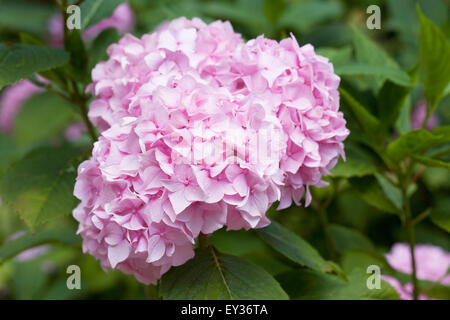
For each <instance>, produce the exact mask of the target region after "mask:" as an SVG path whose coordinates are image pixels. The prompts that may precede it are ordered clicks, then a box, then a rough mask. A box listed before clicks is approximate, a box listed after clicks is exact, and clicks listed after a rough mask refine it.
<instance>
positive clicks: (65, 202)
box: [0, 147, 79, 230]
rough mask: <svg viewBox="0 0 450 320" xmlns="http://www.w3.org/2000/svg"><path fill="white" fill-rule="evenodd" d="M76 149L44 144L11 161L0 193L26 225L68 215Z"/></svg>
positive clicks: (33, 225) (71, 206) (0, 183)
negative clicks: (19, 158)
mask: <svg viewBox="0 0 450 320" xmlns="http://www.w3.org/2000/svg"><path fill="white" fill-rule="evenodd" d="M78 158H79V151H78V150H75V149H72V148H50V147H44V148H39V149H35V150H33V151H31V152H30V153H28V154H27V155H26V156H25V157H24V158H22V159H21V160H19V161H18V162H16V163H15V164H13V165H12V166H11V167H10V168H9V169H8V171H7V172H6V173H5V174H4V175H3V177H2V178H1V180H0V196H1V197H2V200H3V201H4V203H5V204H6V205H7V206H9V207H10V208H12V209H13V210H14V211H15V212H17V213H18V214H19V215H20V217H21V218H22V219H23V220H24V221H25V223H26V224H27V226H28V227H29V228H30V229H31V230H34V229H35V227H36V226H38V225H40V224H42V223H44V222H46V221H49V220H52V219H55V218H57V217H61V216H67V215H70V214H71V212H72V209H73V208H74V207H75V205H76V204H77V202H78V201H77V200H76V199H75V197H74V196H73V186H74V183H75V177H76V165H77V164H78V162H79V161H78Z"/></svg>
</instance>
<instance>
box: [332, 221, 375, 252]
mask: <svg viewBox="0 0 450 320" xmlns="http://www.w3.org/2000/svg"><path fill="white" fill-rule="evenodd" d="M328 231H329V232H330V234H331V237H332V238H333V240H334V244H335V246H336V249H337V251H338V252H340V253H342V252H344V251H345V250H347V249H362V250H367V251H373V250H374V249H375V247H374V245H373V243H372V241H370V239H369V238H367V237H366V236H365V235H363V234H362V233H360V232H359V231H358V230H356V229H351V228H348V227H344V226H341V225H337V224H330V225H329V226H328Z"/></svg>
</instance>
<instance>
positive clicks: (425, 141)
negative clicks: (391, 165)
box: [386, 129, 445, 162]
mask: <svg viewBox="0 0 450 320" xmlns="http://www.w3.org/2000/svg"><path fill="white" fill-rule="evenodd" d="M436 132H437V133H439V131H436ZM444 139H445V138H444V136H443V135H441V134H434V132H433V131H432V132H429V131H427V130H424V129H419V130H414V131H409V132H407V133H404V134H402V135H401V136H400V137H398V138H397V139H395V140H394V141H392V142H391V143H390V144H389V145H388V146H387V148H386V155H387V156H388V157H389V158H390V159H391V160H392V161H393V162H400V161H402V160H404V159H405V158H406V157H408V156H413V155H419V154H421V153H423V152H425V151H426V150H428V149H430V148H431V147H433V146H435V145H437V144H439V143H441V142H444Z"/></svg>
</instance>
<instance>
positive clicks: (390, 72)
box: [334, 63, 411, 87]
mask: <svg viewBox="0 0 450 320" xmlns="http://www.w3.org/2000/svg"><path fill="white" fill-rule="evenodd" d="M334 71H335V72H336V74H338V75H340V76H373V77H375V78H377V79H379V78H380V77H381V78H383V81H381V82H379V83H380V85H379V87H381V85H382V84H383V83H384V80H386V79H388V80H391V81H392V82H394V83H396V84H399V85H402V86H410V85H411V80H410V79H409V76H408V74H407V73H406V72H404V71H403V70H401V69H398V68H393V67H387V66H382V65H370V64H362V63H352V64H346V65H340V66H338V67H336V68H335V70H334Z"/></svg>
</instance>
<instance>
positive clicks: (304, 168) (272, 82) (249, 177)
mask: <svg viewBox="0 0 450 320" xmlns="http://www.w3.org/2000/svg"><path fill="white" fill-rule="evenodd" d="M108 54H109V60H108V61H106V62H101V63H99V64H98V65H97V66H96V67H95V68H94V69H93V71H92V79H93V83H92V84H91V85H90V87H89V89H90V90H91V91H92V93H93V95H94V96H95V100H94V101H93V102H92V103H91V105H90V110H89V118H90V119H91V121H92V122H93V123H94V124H95V125H96V126H97V127H98V128H99V130H100V133H101V135H100V138H99V140H98V141H97V142H96V143H95V144H94V149H93V154H92V158H91V159H89V160H87V161H85V162H83V163H82V164H81V165H80V167H79V169H78V178H77V182H76V184H75V191H74V194H75V196H76V197H77V198H79V199H80V200H81V203H80V204H79V205H78V207H77V208H76V209H75V210H74V213H73V214H74V217H75V218H76V220H78V221H79V223H80V224H79V230H78V232H79V233H80V234H81V235H82V237H83V250H84V251H85V252H88V253H90V254H92V255H94V256H95V257H97V258H98V259H99V260H100V261H101V265H102V267H103V268H104V269H108V268H117V269H120V270H122V271H123V272H125V273H128V274H133V275H135V277H136V278H137V279H138V280H139V281H141V282H143V283H147V284H148V283H155V282H156V281H157V280H158V279H159V278H160V277H161V275H162V274H163V273H165V272H166V271H167V270H168V269H169V268H170V267H172V266H177V265H181V264H183V263H185V262H186V261H187V260H188V259H190V258H192V257H193V255H194V250H193V249H194V241H195V239H196V238H197V237H198V236H199V234H200V233H203V234H211V233H212V232H214V231H215V230H218V229H220V228H222V227H223V226H227V228H228V229H229V230H230V229H231V230H236V229H241V228H245V229H250V228H261V227H264V226H266V225H268V224H269V223H270V221H269V220H268V219H267V217H266V215H265V214H266V211H267V210H268V209H269V207H270V206H271V205H272V204H273V203H274V202H276V201H280V204H279V209H282V208H286V207H289V206H290V205H291V203H292V201H294V202H295V203H297V204H300V200H301V199H302V198H303V196H304V194H305V202H306V205H308V204H309V202H310V201H311V196H310V192H309V187H310V186H318V187H320V186H323V185H325V183H324V182H323V181H322V176H323V175H326V174H327V173H328V172H329V170H330V169H331V168H332V167H333V166H334V165H335V163H336V161H337V159H338V157H339V156H344V152H343V143H342V141H343V140H344V139H345V138H346V137H347V135H348V134H349V131H348V130H347V129H346V127H345V120H344V118H343V115H342V113H341V112H339V110H338V109H339V94H338V91H337V88H338V85H339V77H338V76H336V75H335V74H334V73H333V66H332V65H331V64H330V63H329V62H328V60H327V59H326V58H324V57H321V56H318V55H316V54H315V53H314V49H313V47H312V46H311V45H305V46H303V47H300V46H299V45H298V43H297V41H296V40H295V38H293V37H292V38H288V39H284V40H282V41H281V42H279V43H278V42H276V41H273V40H269V39H266V38H264V37H263V36H260V37H258V38H256V39H254V40H250V41H248V42H247V43H245V42H244V41H243V40H242V39H241V37H240V35H239V34H237V33H235V32H234V31H233V29H232V26H231V25H230V23H228V22H221V21H216V22H213V23H211V24H209V25H207V24H205V23H204V22H203V21H201V20H200V19H197V18H195V19H193V20H187V19H185V18H179V19H176V20H173V21H171V22H167V23H164V24H163V25H161V26H160V27H159V28H157V30H156V31H155V32H154V33H152V34H146V35H144V36H143V37H142V38H141V39H138V38H135V37H134V36H131V35H126V36H125V37H124V38H122V39H121V40H120V41H119V43H117V44H113V45H111V46H110V47H109V48H108Z"/></svg>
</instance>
